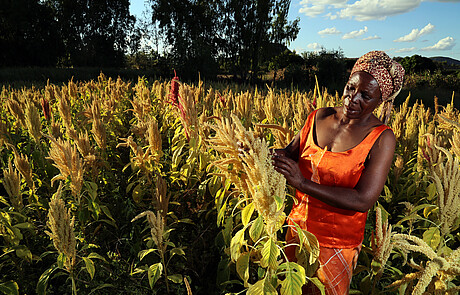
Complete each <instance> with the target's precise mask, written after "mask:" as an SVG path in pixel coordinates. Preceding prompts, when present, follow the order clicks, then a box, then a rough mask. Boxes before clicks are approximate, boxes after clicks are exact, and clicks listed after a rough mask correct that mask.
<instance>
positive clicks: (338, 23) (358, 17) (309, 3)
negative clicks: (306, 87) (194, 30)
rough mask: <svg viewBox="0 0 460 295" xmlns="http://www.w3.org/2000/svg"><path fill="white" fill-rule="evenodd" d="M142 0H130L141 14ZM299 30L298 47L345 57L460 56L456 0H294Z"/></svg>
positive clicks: (295, 45) (459, 3)
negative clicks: (377, 54)
mask: <svg viewBox="0 0 460 295" xmlns="http://www.w3.org/2000/svg"><path fill="white" fill-rule="evenodd" d="M144 2H145V1H144V0H131V6H130V10H131V13H132V14H134V15H136V16H141V14H142V12H143V11H144V10H145V7H144ZM289 17H290V18H291V19H295V18H297V17H298V18H300V32H299V35H298V36H297V39H296V40H295V41H293V42H292V43H291V44H290V45H289V48H290V49H291V50H295V51H296V52H298V53H300V52H304V51H316V50H320V49H321V48H325V49H327V50H332V49H339V48H340V49H342V50H343V52H344V54H345V56H346V57H359V56H361V55H363V54H364V53H366V52H368V51H371V50H384V51H385V52H386V53H388V54H389V55H390V56H403V57H404V56H412V55H414V54H419V55H422V56H427V57H433V56H447V57H451V58H455V59H457V60H460V0H450V1H449V0H438V1H435V0H431V1H422V0H359V1H347V0H292V1H291V9H290V12H289Z"/></svg>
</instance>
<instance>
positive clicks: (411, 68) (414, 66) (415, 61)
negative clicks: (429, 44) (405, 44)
mask: <svg viewBox="0 0 460 295" xmlns="http://www.w3.org/2000/svg"><path fill="white" fill-rule="evenodd" d="M400 63H401V65H402V66H403V67H404V70H405V71H406V72H407V73H408V74H415V73H423V72H425V71H430V72H434V71H435V70H436V68H437V67H436V64H435V63H434V62H433V61H432V60H431V59H429V58H427V57H423V56H420V55H417V54H415V55H412V56H411V57H404V58H402V59H401V60H400Z"/></svg>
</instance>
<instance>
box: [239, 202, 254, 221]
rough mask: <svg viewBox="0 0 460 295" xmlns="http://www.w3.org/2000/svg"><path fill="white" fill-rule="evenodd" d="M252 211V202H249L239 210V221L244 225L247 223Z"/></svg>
mask: <svg viewBox="0 0 460 295" xmlns="http://www.w3.org/2000/svg"><path fill="white" fill-rule="evenodd" d="M252 213H254V203H250V204H249V205H247V206H246V207H244V209H243V211H241V221H242V222H243V225H244V226H246V225H248V223H249V221H251V216H252Z"/></svg>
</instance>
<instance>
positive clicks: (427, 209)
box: [423, 205, 438, 218]
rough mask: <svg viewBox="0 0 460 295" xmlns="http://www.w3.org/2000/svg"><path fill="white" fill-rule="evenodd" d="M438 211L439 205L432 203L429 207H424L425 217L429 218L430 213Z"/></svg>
mask: <svg viewBox="0 0 460 295" xmlns="http://www.w3.org/2000/svg"><path fill="white" fill-rule="evenodd" d="M436 211H438V206H436V205H430V206H428V207H425V208H423V216H424V217H425V218H428V216H430V214H432V213H435V212H436Z"/></svg>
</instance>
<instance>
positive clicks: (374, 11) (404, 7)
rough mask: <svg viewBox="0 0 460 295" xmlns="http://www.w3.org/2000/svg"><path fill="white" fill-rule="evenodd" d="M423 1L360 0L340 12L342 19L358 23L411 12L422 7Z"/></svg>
mask: <svg viewBox="0 0 460 295" xmlns="http://www.w3.org/2000/svg"><path fill="white" fill-rule="evenodd" d="M420 2H421V0H405V1H401V0H359V1H356V2H355V3H353V4H349V5H348V6H347V7H346V8H344V9H342V10H340V11H339V12H338V13H337V15H338V16H339V17H340V18H348V19H351V18H354V19H356V20H358V21H366V20H373V19H379V20H383V19H385V18H386V17H387V16H392V15H397V14H403V13H406V12H409V11H411V10H413V9H415V8H417V7H418V6H419V5H420Z"/></svg>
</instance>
